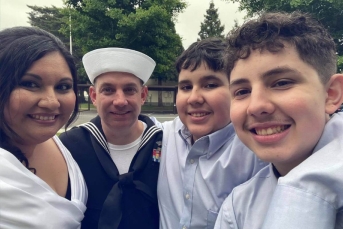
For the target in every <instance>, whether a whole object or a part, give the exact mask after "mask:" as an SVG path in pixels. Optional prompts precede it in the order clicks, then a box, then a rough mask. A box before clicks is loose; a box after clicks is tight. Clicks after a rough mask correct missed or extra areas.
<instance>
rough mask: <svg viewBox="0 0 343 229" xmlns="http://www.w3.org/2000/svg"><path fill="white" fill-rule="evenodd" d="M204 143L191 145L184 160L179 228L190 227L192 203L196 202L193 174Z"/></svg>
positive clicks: (185, 228)
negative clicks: (182, 205)
mask: <svg viewBox="0 0 343 229" xmlns="http://www.w3.org/2000/svg"><path fill="white" fill-rule="evenodd" d="M203 143H204V142H197V144H196V145H193V147H192V148H191V150H190V151H189V154H188V156H187V159H186V163H185V168H184V181H183V184H184V187H183V200H184V208H183V211H182V215H181V219H180V226H181V227H180V228H181V229H188V228H190V226H191V219H192V211H193V203H194V201H197V200H195V199H194V198H193V194H194V189H195V188H196V187H195V174H196V171H197V167H198V164H199V157H200V156H201V155H203V154H204V149H205V145H204V144H203Z"/></svg>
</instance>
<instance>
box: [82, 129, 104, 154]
mask: <svg viewBox="0 0 343 229" xmlns="http://www.w3.org/2000/svg"><path fill="white" fill-rule="evenodd" d="M79 126H80V127H84V128H86V129H88V130H89V132H91V133H92V134H93V136H94V137H95V138H96V140H98V142H99V143H100V145H101V146H102V147H103V148H104V149H105V150H106V151H107V153H108V154H109V153H110V150H109V148H108V143H107V141H106V139H105V138H104V136H103V135H102V134H101V132H100V130H99V129H98V127H96V125H94V123H92V122H86V123H84V124H81V125H79Z"/></svg>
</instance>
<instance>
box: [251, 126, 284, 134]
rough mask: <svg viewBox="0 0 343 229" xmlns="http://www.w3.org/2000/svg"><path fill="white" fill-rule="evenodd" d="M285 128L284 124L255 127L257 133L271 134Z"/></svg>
mask: <svg viewBox="0 0 343 229" xmlns="http://www.w3.org/2000/svg"><path fill="white" fill-rule="evenodd" d="M284 129H285V126H276V127H269V128H267V129H255V131H256V134H257V135H262V136H265V135H272V134H277V133H280V132H282V131H283V130H284Z"/></svg>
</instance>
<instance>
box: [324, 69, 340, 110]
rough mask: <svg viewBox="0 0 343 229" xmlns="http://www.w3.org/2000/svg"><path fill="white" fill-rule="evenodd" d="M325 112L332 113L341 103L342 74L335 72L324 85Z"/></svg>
mask: <svg viewBox="0 0 343 229" xmlns="http://www.w3.org/2000/svg"><path fill="white" fill-rule="evenodd" d="M326 93H327V98H326V105H325V112H326V113H327V114H333V113H334V112H335V111H336V110H337V109H338V108H339V107H340V105H341V104H342V103H343V74H335V75H333V76H331V79H330V80H329V82H328V83H327V86H326Z"/></svg>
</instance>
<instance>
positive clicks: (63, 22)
mask: <svg viewBox="0 0 343 229" xmlns="http://www.w3.org/2000/svg"><path fill="white" fill-rule="evenodd" d="M27 7H29V8H30V9H31V11H30V12H29V13H28V15H29V16H28V19H29V24H30V25H31V26H36V27H39V28H41V29H44V30H46V31H48V32H50V33H52V34H54V35H55V36H57V37H58V38H60V39H61V41H62V42H63V43H64V44H65V46H66V47H67V48H68V49H69V48H70V37H69V33H68V34H64V33H62V32H61V28H62V27H63V26H64V27H66V26H69V14H66V13H65V11H64V10H63V9H61V8H57V7H55V6H51V7H39V6H30V5H28V6H27ZM68 28H69V27H68ZM72 53H73V56H74V57H75V62H76V65H77V69H78V83H86V82H87V81H88V77H87V76H86V74H85V72H84V70H83V68H82V67H81V66H82V63H81V58H82V52H81V49H80V48H79V47H78V46H77V45H73V47H72Z"/></svg>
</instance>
